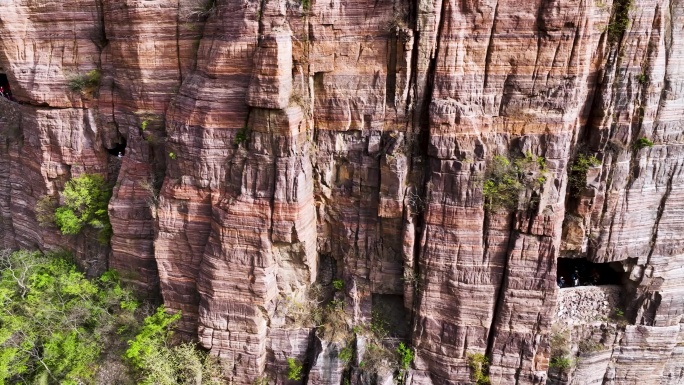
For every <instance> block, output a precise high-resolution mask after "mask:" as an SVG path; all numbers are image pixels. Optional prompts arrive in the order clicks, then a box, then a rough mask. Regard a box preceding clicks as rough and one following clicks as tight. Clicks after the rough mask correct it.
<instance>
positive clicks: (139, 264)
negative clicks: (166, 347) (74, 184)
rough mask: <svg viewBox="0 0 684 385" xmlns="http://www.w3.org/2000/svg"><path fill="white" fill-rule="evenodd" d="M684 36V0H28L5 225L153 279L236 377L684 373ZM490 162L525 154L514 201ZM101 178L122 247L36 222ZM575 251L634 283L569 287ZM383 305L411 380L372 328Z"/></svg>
mask: <svg viewBox="0 0 684 385" xmlns="http://www.w3.org/2000/svg"><path fill="white" fill-rule="evenodd" d="M683 25H684V3H683V2H682V1H680V0H672V1H661V0H634V1H633V2H629V1H626V0H615V1H612V2H611V1H588V2H586V1H575V0H567V1H532V2H520V1H487V0H485V1H479V2H459V1H455V0H421V1H417V2H409V1H403V0H379V1H366V0H354V1H341V0H326V1H316V0H310V1H309V0H307V1H304V0H302V1H298V0H297V1H295V0H269V1H261V2H256V1H247V0H216V1H206V2H205V1H201V0H180V1H177V0H174V1H170V0H152V1H142V0H126V1H115V0H78V1H68V2H36V1H29V0H7V1H5V2H4V3H3V6H2V12H1V13H0V68H1V70H0V72H2V73H4V74H6V75H7V77H8V79H9V82H10V85H11V87H12V91H13V93H14V96H15V97H16V99H17V101H16V102H11V101H9V100H5V99H2V100H0V114H1V115H0V140H1V142H2V146H0V216H1V217H2V221H0V230H1V231H2V234H1V236H0V240H1V242H2V244H3V246H6V247H39V248H42V249H53V248H60V247H61V248H67V249H70V250H73V251H75V252H76V255H77V257H78V259H79V262H80V263H81V265H82V266H83V267H84V268H86V269H88V270H89V271H91V272H92V273H93V274H94V273H96V272H98V271H101V270H102V269H104V268H105V267H106V266H108V267H111V268H116V269H118V270H120V271H122V272H123V273H124V274H123V276H124V278H125V279H127V280H128V281H130V282H132V283H134V284H136V285H137V286H138V287H139V288H140V289H141V291H142V292H145V293H148V294H149V295H154V294H155V293H157V292H158V290H160V292H161V295H162V297H163V298H164V302H165V304H166V306H167V307H168V308H170V309H172V310H174V311H178V310H180V311H182V312H183V318H182V321H181V323H180V325H179V329H180V330H181V331H182V332H183V334H184V335H185V336H186V337H188V338H194V339H197V340H198V341H199V342H200V343H201V344H202V345H203V346H204V347H206V348H207V349H209V350H210V351H211V352H212V353H213V354H215V355H218V356H219V357H221V358H222V360H223V363H224V364H225V366H226V367H227V368H228V375H229V377H230V380H231V381H233V383H236V384H252V383H254V381H271V382H275V383H284V382H287V378H286V377H287V376H286V375H285V372H286V370H287V369H286V368H287V359H288V358H294V359H296V360H299V362H302V363H303V364H304V373H305V374H306V375H305V377H304V381H305V382H306V383H311V384H321V385H322V384H339V383H345V381H346V380H350V382H351V383H353V384H362V383H363V384H365V383H391V382H392V381H394V380H393V378H392V377H393V376H394V377H397V378H399V377H401V378H402V379H403V380H404V383H406V384H415V385H418V384H426V385H427V384H434V385H438V384H439V385H441V384H469V383H471V382H472V375H473V370H472V368H471V365H469V363H468V355H469V354H474V353H482V354H484V355H485V356H486V357H488V358H489V361H490V366H489V376H490V380H491V383H492V384H541V383H544V382H545V381H546V379H547V377H548V378H549V381H550V383H555V384H615V385H618V384H632V383H634V382H635V381H636V382H638V383H640V384H641V383H643V384H667V385H671V384H679V383H682V381H684V374H683V373H684V358H683V357H684V349H683V348H682V345H683V344H684V331H683V330H684V326H683V323H682V322H683V320H682V314H683V313H684V273H683V271H682V268H681V266H682V265H683V264H684V246H683V245H684V237H683V236H682V234H684V188H683V187H684V173H683V171H682V166H683V164H684V152H683V151H682V135H683V132H684V130H683V128H682V127H684V86H683V85H684V30H683V29H682V26H683ZM90 71H96V72H97V74H98V75H99V82H98V84H97V85H95V86H93V87H86V88H80V89H79V88H77V87H74V85H73V84H74V83H73V81H74V79H77V78H78V77H80V76H84V75H86V74H87V73H89V72H90ZM124 143H125V155H124V156H122V157H121V158H119V157H118V156H116V154H114V155H112V154H111V153H110V151H108V150H112V149H114V148H118V147H117V146H122V145H124ZM495 157H502V158H506V159H508V160H509V162H511V163H513V164H516V165H519V164H522V163H519V162H523V160H524V159H531V160H532V161H531V162H532V163H531V165H532V166H530V165H527V166H524V167H527V168H524V167H523V168H522V169H519V171H518V173H517V174H514V175H513V177H514V178H516V179H519V180H522V181H528V182H529V181H531V182H529V183H528V182H525V183H527V184H525V183H523V185H522V188H521V189H520V190H518V191H516V194H515V196H514V197H512V198H511V197H509V198H510V199H508V200H509V202H506V204H504V205H500V206H494V205H492V204H491V202H492V196H491V194H492V192H491V189H489V190H486V189H485V188H484V187H485V184H486V181H487V180H490V179H491V175H492V172H493V171H492V170H493V167H494V166H493V165H494V163H493V160H494V159H495ZM582 160H584V161H585V162H584V163H582ZM516 162H518V163H516ZM529 167H533V172H531V171H530V170H531V169H530V168H529ZM520 170H522V171H520ZM84 172H89V173H101V174H103V175H107V176H108V178H109V179H110V181H111V182H112V184H114V186H115V187H114V196H113V198H112V200H111V202H110V205H109V214H110V218H111V223H112V227H113V232H114V235H113V237H112V239H111V242H110V244H109V245H107V246H101V245H99V244H98V243H97V242H96V240H95V239H94V238H95V237H94V235H93V234H88V233H86V234H82V235H79V236H76V237H65V236H62V235H60V234H59V232H58V230H57V229H56V228H54V226H52V227H51V226H47V227H41V226H39V225H38V221H37V219H36V215H35V214H36V213H35V206H36V203H37V202H38V201H39V200H40V199H41V198H43V197H44V196H49V197H52V198H53V199H58V197H59V192H60V191H61V189H62V188H63V185H64V183H65V182H66V181H67V180H68V179H69V178H70V177H72V176H77V175H79V174H81V173H84ZM528 174H529V175H534V178H532V177H529V175H528ZM490 187H491V186H490ZM561 257H562V258H586V259H588V260H590V261H593V262H597V263H609V262H610V263H613V264H614V266H615V267H616V268H617V267H618V266H619V267H620V269H621V271H624V272H626V273H625V278H624V282H623V284H622V285H620V286H617V287H612V288H609V289H601V290H598V291H596V290H595V289H597V288H572V289H561V291H564V290H572V291H573V294H572V295H571V294H569V293H570V292H569V291H568V292H565V293H560V294H559V288H558V287H557V285H556V266H557V259H558V258H561ZM105 265H106V266H105ZM312 288H314V289H316V290H315V291H316V293H315V294H312V292H313V291H312ZM583 292H587V293H588V294H587V295H580V294H581V293H583ZM617 292H619V296H620V301H618V302H619V304H614V302H616V300H615V297H616V296H617ZM559 295H560V297H559ZM571 297H572V298H571ZM331 299H334V302H333V303H332V305H331V304H330V303H328V302H329V301H330V300H331ZM324 300H325V301H328V302H325V301H324ZM578 301H580V302H578ZM604 302H607V304H606V303H604ZM327 306H336V307H335V308H334V309H343V310H342V314H343V315H344V317H342V318H343V319H342V321H340V322H339V323H338V324H337V325H336V327H337V328H338V329H340V330H346V332H345V333H346V334H344V333H343V336H342V337H339V338H333V339H334V341H330V335H331V334H330V330H331V326H330V324H331V322H332V321H330V320H329V319H328V320H326V319H325V317H323V318H321V314H320V312H321V311H327V310H326V308H327ZM557 306H558V307H560V309H561V310H560V311H557V310H556V309H557ZM568 307H577V309H575V310H576V311H574V312H573V311H569V310H567V309H568ZM616 307H619V308H620V309H621V310H620V311H621V312H622V315H621V317H623V318H621V319H620V320H619V322H618V321H617V320H615V319H614V318H611V317H613V316H614V314H609V313H610V312H611V311H613V312H614V310H615V308H616ZM283 309H285V310H283ZM388 309H391V311H390V310H388ZM592 311H596V312H597V315H596V317H594V316H592V315H591V314H593V313H592ZM293 312H295V313H297V316H295V315H293ZM378 313H384V314H385V315H387V317H388V318H389V320H387V321H388V322H387V326H386V327H387V328H389V329H391V330H388V331H387V336H386V338H385V344H386V345H387V346H388V347H390V352H391V351H393V349H394V348H395V347H396V346H397V344H398V342H399V341H404V342H405V343H408V344H410V345H411V346H412V347H413V348H414V349H415V360H414V362H413V363H412V364H411V367H410V370H408V371H407V372H403V371H399V370H397V368H398V366H397V365H398V363H397V362H396V361H397V357H396V356H391V354H390V356H388V357H389V358H388V357H384V356H383V357H380V358H378V357H373V354H376V355H377V350H374V348H373V345H372V342H368V341H371V340H372V338H370V339H369V340H366V337H368V336H365V337H363V338H356V339H354V338H353V335H354V333H356V334H358V335H361V334H362V331H363V330H365V329H363V328H364V327H368V328H369V330H371V329H373V328H372V327H371V326H369V325H375V326H374V327H376V326H377V325H378V324H377V322H378V321H377V320H378ZM302 314H308V315H307V317H303V318H302V317H300V316H301V315H302ZM381 315H382V314H381ZM568 319H572V322H567V321H568ZM326 325H327V329H326ZM558 328H561V329H562V330H564V331H563V333H567V339H566V340H565V342H564V344H563V345H564V346H565V347H564V348H563V349H560V348H559V346H554V341H558V339H557V338H556V339H554V338H553V337H554V335H556V334H557V333H558V330H557V329H558ZM374 330H376V331H375V332H374V333H376V332H377V327H376V328H375V329H374ZM581 341H592V343H585V344H580V342H581ZM347 347H348V348H349V349H351V351H352V352H353V354H352V356H351V357H347V358H346V359H344V360H343V359H341V358H340V356H341V355H342V356H343V358H344V354H346V353H343V350H344V349H345V348H347ZM345 352H346V351H345ZM373 352H376V353H373ZM558 352H562V354H564V355H566V356H567V358H568V359H569V360H572V361H573V362H576V365H574V366H573V367H571V368H565V369H563V370H559V368H558V365H555V367H554V365H552V367H551V369H550V370H549V364H550V363H554V362H557V359H558V358H559V357H558V354H559V353H558ZM578 357H579V360H577V359H576V358H578ZM376 358H377V359H376ZM554 360H556V361H554ZM368 362H372V363H374V364H376V365H375V366H373V367H375V368H376V369H378V368H379V369H378V370H377V373H378V376H373V375H372V370H371V366H372V365H370V364H368V366H366V364H365V363H368ZM269 379H270V380H269Z"/></svg>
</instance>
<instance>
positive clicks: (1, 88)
mask: <svg viewBox="0 0 684 385" xmlns="http://www.w3.org/2000/svg"><path fill="white" fill-rule="evenodd" d="M0 96H4V97H6V98H8V99H11V97H12V91H11V90H10V84H9V79H7V75H6V74H3V73H0Z"/></svg>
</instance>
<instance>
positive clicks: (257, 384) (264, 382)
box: [252, 376, 271, 385]
mask: <svg viewBox="0 0 684 385" xmlns="http://www.w3.org/2000/svg"><path fill="white" fill-rule="evenodd" d="M270 383H271V379H270V378H269V377H268V376H261V377H257V378H255V379H254V381H252V385H269V384H270Z"/></svg>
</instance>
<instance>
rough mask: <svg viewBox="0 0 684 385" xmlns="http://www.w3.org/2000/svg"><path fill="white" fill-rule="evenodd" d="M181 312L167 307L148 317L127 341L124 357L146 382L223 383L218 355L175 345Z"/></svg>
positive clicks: (145, 384)
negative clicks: (167, 309)
mask: <svg viewBox="0 0 684 385" xmlns="http://www.w3.org/2000/svg"><path fill="white" fill-rule="evenodd" d="M180 316H181V314H180V312H179V313H176V314H169V313H167V312H166V309H165V308H164V306H160V307H159V308H157V311H156V313H154V314H153V315H151V316H149V317H147V318H145V321H144V323H143V327H142V329H141V330H140V332H139V333H138V334H137V335H136V336H135V339H133V340H130V341H128V344H129V348H128V350H127V351H126V353H125V354H124V356H125V357H126V358H127V359H128V360H129V361H130V362H131V363H132V364H133V365H134V367H135V368H136V370H137V371H138V374H139V382H138V383H139V384H143V385H176V384H187V385H191V384H192V385H199V384H202V385H221V384H223V383H224V382H225V381H224V378H223V374H222V373H221V370H220V367H219V365H218V363H217V361H216V358H214V357H212V356H209V355H207V354H206V353H204V352H202V351H200V350H199V349H197V348H196V347H195V345H193V344H189V343H184V344H180V345H176V346H172V345H171V343H170V340H171V336H172V335H173V329H172V327H173V325H174V323H176V322H177V321H178V320H179V319H180Z"/></svg>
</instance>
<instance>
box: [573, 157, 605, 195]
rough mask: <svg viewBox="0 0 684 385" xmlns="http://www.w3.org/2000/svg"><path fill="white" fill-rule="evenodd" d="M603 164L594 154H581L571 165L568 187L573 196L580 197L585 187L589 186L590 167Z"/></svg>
mask: <svg viewBox="0 0 684 385" xmlns="http://www.w3.org/2000/svg"><path fill="white" fill-rule="evenodd" d="M600 164H601V161H600V160H598V159H597V158H596V157H595V156H593V155H586V154H579V155H577V158H576V159H575V161H574V162H573V163H572V166H570V175H569V177H568V187H569V188H570V190H571V191H572V194H573V196H575V197H578V196H579V195H580V194H581V193H582V191H583V190H584V188H585V187H587V172H589V168H591V167H596V166H598V165H600Z"/></svg>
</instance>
